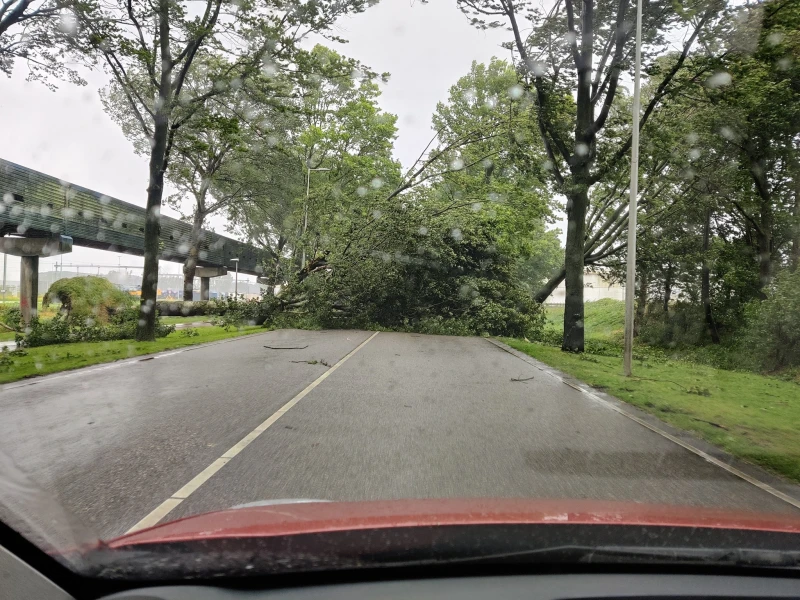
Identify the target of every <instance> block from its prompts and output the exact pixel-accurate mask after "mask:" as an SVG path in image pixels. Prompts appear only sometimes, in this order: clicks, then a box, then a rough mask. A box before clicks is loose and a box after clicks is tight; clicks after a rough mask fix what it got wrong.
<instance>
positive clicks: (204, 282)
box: [200, 277, 211, 300]
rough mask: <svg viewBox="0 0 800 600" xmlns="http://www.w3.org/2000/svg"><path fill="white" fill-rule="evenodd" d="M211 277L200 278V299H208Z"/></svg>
mask: <svg viewBox="0 0 800 600" xmlns="http://www.w3.org/2000/svg"><path fill="white" fill-rule="evenodd" d="M210 288H211V277H201V278H200V300H208V298H209V296H210V292H209V289H210Z"/></svg>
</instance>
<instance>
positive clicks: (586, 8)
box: [561, 0, 594, 352]
mask: <svg viewBox="0 0 800 600" xmlns="http://www.w3.org/2000/svg"><path fill="white" fill-rule="evenodd" d="M567 8H568V10H570V11H571V10H572V4H571V3H569V4H568V5H567ZM579 40H580V48H577V47H576V49H575V50H576V61H575V63H576V64H575V67H576V70H577V81H576V83H577V87H578V89H577V95H576V99H575V148H574V151H573V155H572V156H571V157H570V172H571V174H572V185H571V189H569V190H568V191H567V243H566V248H565V253H564V266H565V268H566V276H565V278H564V283H565V286H566V288H567V289H566V297H565V299H564V340H563V342H562V344H561V349H562V350H564V351H566V352H583V348H584V323H583V269H584V253H583V252H584V250H583V248H584V243H585V241H586V240H585V237H586V211H587V208H588V207H589V167H590V161H591V153H592V152H593V146H594V143H593V142H594V132H593V131H592V128H593V127H594V105H593V104H592V52H593V51H594V2H593V1H592V0H584V2H583V7H582V10H581V31H580V36H579Z"/></svg>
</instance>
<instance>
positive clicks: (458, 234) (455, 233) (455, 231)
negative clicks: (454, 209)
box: [450, 227, 463, 241]
mask: <svg viewBox="0 0 800 600" xmlns="http://www.w3.org/2000/svg"><path fill="white" fill-rule="evenodd" d="M450 235H451V236H452V238H453V239H454V240H456V241H459V240H460V239H461V238H462V237H463V236H462V235H461V230H460V229H459V228H458V227H456V228H454V229H453V230H452V231H451V232H450Z"/></svg>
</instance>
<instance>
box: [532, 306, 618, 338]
mask: <svg viewBox="0 0 800 600" xmlns="http://www.w3.org/2000/svg"><path fill="white" fill-rule="evenodd" d="M583 314H584V320H585V322H586V333H585V335H586V339H588V340H598V341H604V342H611V341H620V342H621V341H622V336H623V332H624V328H625V303H624V302H620V301H619V300H610V299H604V300H597V301H596V302H587V303H586V304H585V305H584V309H583ZM545 315H546V317H547V325H546V327H547V328H549V329H555V330H557V331H558V332H559V333H561V332H562V331H563V329H564V307H563V306H550V305H545Z"/></svg>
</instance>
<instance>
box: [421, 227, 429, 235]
mask: <svg viewBox="0 0 800 600" xmlns="http://www.w3.org/2000/svg"><path fill="white" fill-rule="evenodd" d="M419 234H420V235H428V228H427V227H420V228H419Z"/></svg>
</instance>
